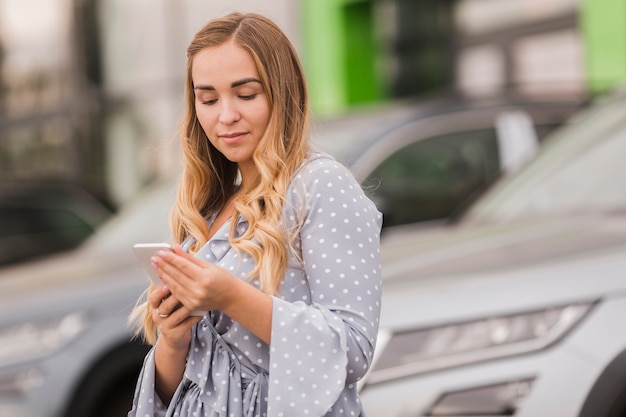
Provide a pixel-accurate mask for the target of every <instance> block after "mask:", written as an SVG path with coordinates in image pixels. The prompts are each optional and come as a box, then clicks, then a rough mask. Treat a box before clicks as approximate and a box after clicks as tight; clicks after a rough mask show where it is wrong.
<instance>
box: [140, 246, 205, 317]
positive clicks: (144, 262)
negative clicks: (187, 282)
mask: <svg viewBox="0 0 626 417" xmlns="http://www.w3.org/2000/svg"><path fill="white" fill-rule="evenodd" d="M133 250H134V251H135V255H136V256H137V259H139V262H140V263H141V266H142V267H143V270H144V271H146V274H148V278H150V281H152V283H153V284H154V285H156V286H157V287H159V286H161V285H163V281H161V278H160V277H159V274H157V272H156V270H155V269H154V268H153V267H152V261H151V260H150V258H152V257H153V256H155V255H156V254H157V253H158V252H159V251H162V250H165V251H172V246H171V245H170V244H169V243H136V244H135V245H134V246H133ZM206 313H207V312H206V311H201V310H194V311H192V312H191V315H192V316H204V315H205V314H206Z"/></svg>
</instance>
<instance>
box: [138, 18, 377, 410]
mask: <svg viewBox="0 0 626 417" xmlns="http://www.w3.org/2000/svg"><path fill="white" fill-rule="evenodd" d="M187 57H188V63H187V74H186V92H185V94H186V102H187V114H186V117H185V119H184V121H183V125H182V129H181V140H182V149H183V154H184V169H183V173H182V177H181V181H180V184H179V190H178V198H177V201H176V203H175V205H174V207H173V210H172V219H171V220H172V227H173V234H174V236H175V239H176V241H177V244H176V245H175V249H174V252H161V253H159V254H158V255H157V256H155V257H153V259H152V263H153V267H154V268H155V269H156V271H157V272H158V274H159V276H160V277H161V279H162V281H163V283H164V285H163V286H162V287H158V288H157V287H152V288H149V289H148V292H147V293H148V295H147V299H145V302H144V303H142V304H141V305H139V306H138V307H137V309H136V310H135V311H134V314H133V318H135V319H136V321H138V322H139V325H140V327H139V332H140V333H142V334H143V336H144V338H145V339H146V340H147V341H148V342H149V343H151V344H153V345H154V346H153V348H152V350H151V351H150V352H149V353H148V355H147V357H146V359H145V362H144V366H143V369H142V372H141V375H140V376H139V381H138V384H137V389H136V392H135V398H134V401H133V408H132V410H131V411H130V412H129V414H128V415H129V416H137V417H145V416H166V415H167V416H181V417H182V416H189V417H191V416H201V417H206V416H211V417H213V416H234V417H240V416H259V417H261V416H268V417H279V416H283V417H287V416H296V415H298V416H309V417H315V416H346V415H348V416H362V415H364V412H363V410H362V409H361V405H360V402H359V399H358V393H357V381H358V380H359V379H360V378H362V377H363V376H364V374H365V373H366V371H367V370H368V367H369V365H370V363H371V360H372V355H373V351H374V346H375V343H376V334H377V329H378V319H379V314H380V301H381V299H380V297H381V283H380V264H379V233H380V226H381V215H380V213H379V212H378V210H377V209H376V207H375V206H374V205H373V204H372V202H371V201H370V200H369V199H368V198H367V197H366V196H365V195H364V193H363V191H362V190H361V188H360V187H359V184H358V183H357V182H356V181H355V180H354V178H353V177H352V175H351V174H350V173H349V172H348V170H347V169H346V168H345V167H344V166H342V165H341V164H339V163H338V162H337V161H335V160H334V159H332V158H331V157H329V156H328V155H325V154H322V153H316V152H312V151H311V150H310V149H309V144H308V136H307V132H308V118H309V109H308V96H307V94H308V93H307V88H306V84H305V79H304V74H303V71H302V68H301V65H300V62H299V59H298V57H297V54H296V52H295V50H294V48H293V46H292V44H291V43H290V42H289V40H288V39H287V37H286V36H285V34H284V33H283V32H282V31H281V30H280V29H279V28H278V27H277V26H276V24H275V23H273V22H272V21H271V20H269V19H267V18H266V17H264V16H260V15H257V14H239V13H234V14H230V15H227V16H225V17H223V18H220V19H216V20H214V21H211V22H209V23H208V24H207V25H206V26H205V27H204V28H202V29H201V30H200V31H199V32H198V33H197V34H196V36H195V38H194V39H193V41H192V42H191V45H190V46H189V48H188V51H187ZM197 310H202V311H206V312H207V313H206V314H204V315H194V314H192V312H194V311H197Z"/></svg>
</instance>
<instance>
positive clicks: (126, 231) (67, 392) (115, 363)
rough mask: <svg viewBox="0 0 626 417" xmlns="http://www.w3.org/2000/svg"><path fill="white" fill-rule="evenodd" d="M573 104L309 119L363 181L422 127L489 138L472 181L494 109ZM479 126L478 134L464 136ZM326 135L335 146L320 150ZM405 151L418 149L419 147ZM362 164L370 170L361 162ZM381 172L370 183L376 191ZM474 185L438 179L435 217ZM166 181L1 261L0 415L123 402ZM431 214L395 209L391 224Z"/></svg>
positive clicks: (97, 414)
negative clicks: (30, 259) (440, 193)
mask: <svg viewBox="0 0 626 417" xmlns="http://www.w3.org/2000/svg"><path fill="white" fill-rule="evenodd" d="M579 104H580V103H573V102H571V101H563V102H560V103H557V102H554V103H552V104H546V103H545V102H542V103H535V104H534V105H530V104H528V105H527V106H523V105H521V104H516V105H511V104H510V103H509V104H506V105H503V104H499V105H496V104H495V103H488V104H485V105H481V106H478V105H477V104H476V105H475V106H474V105H471V106H470V105H469V104H464V105H462V106H454V107H458V108H450V107H446V106H444V104H443V103H439V106H434V105H416V104H408V103H407V104H403V105H399V106H394V107H393V108H391V109H388V110H383V109H378V110H376V111H370V110H367V111H365V112H364V113H361V115H356V114H353V115H350V116H347V115H344V116H342V118H341V119H336V120H333V121H323V122H322V121H320V122H319V123H316V125H315V127H314V129H315V131H316V138H317V143H318V146H321V147H323V148H327V150H329V151H330V152H332V153H334V154H336V155H337V157H338V158H339V159H341V160H343V161H344V162H346V163H347V164H348V165H349V166H350V167H352V168H353V169H355V171H358V175H359V178H361V179H363V181H364V182H367V181H368V178H372V177H371V176H370V173H372V172H376V166H377V165H380V164H381V163H382V164H384V162H383V161H384V160H385V155H396V154H397V153H398V152H400V153H402V151H401V149H404V146H405V145H406V146H412V145H410V144H413V143H414V142H419V141H429V140H430V138H433V143H435V144H439V143H440V140H439V138H443V139H445V140H443V139H442V142H441V144H439V145H433V146H435V147H439V146H442V147H444V148H446V147H450V146H456V145H455V144H458V146H460V148H462V149H465V148H464V144H463V141H464V139H463V140H462V139H460V138H462V137H466V136H467V137H475V138H476V141H477V142H478V143H477V145H474V146H473V147H471V151H467V152H469V153H470V154H471V153H472V152H474V153H477V154H480V153H481V152H483V149H482V148H483V144H487V145H489V146H486V147H491V148H493V149H491V150H486V149H485V150H484V152H485V153H487V155H486V156H484V157H483V156H481V155H478V156H476V159H480V160H481V161H482V162H480V164H483V165H480V164H479V163H477V170H481V169H487V167H491V168H490V171H489V172H488V174H485V175H482V174H481V175H479V174H476V177H479V178H481V181H483V182H481V183H479V184H478V185H480V186H486V185H487V184H488V183H489V181H492V180H493V178H492V177H493V176H497V175H498V174H497V172H498V170H499V168H498V167H499V159H498V156H497V153H495V154H494V152H496V151H495V149H497V144H496V142H497V139H495V130H496V129H495V127H494V120H496V116H497V115H498V113H499V112H500V111H509V110H516V111H522V110H524V111H527V112H528V113H524V114H530V115H532V117H533V119H531V120H534V122H533V123H531V125H529V124H528V123H527V121H528V117H527V116H521V118H520V119H519V120H522V122H521V125H523V127H524V129H525V131H527V130H528V127H529V126H530V127H531V130H535V129H534V128H532V127H533V126H535V125H536V126H537V129H536V130H537V131H542V130H543V129H548V130H549V129H552V128H553V127H554V126H555V125H559V124H561V123H563V121H564V120H565V119H566V117H567V115H569V114H571V113H572V112H573V111H574V110H575V109H576V108H577V107H578V106H579ZM448 106H450V103H448ZM444 108H447V110H445V111H444V110H442V109H444ZM435 113H436V114H435ZM516 114H517V115H520V113H516ZM418 120H421V121H422V122H418ZM482 131H485V132H487V134H485V135H484V136H481V135H478V134H476V135H474V133H475V132H482ZM350 132H353V135H352V136H350V135H349V133H350ZM463 132H470V133H469V135H464V133H463ZM323 136H325V137H326V139H324V138H323ZM539 136H542V135H539ZM378 137H380V139H379V140H377V138H378ZM483 137H484V139H481V138H483ZM531 137H534V135H531ZM446 138H451V139H450V141H448V140H447V139H446ZM467 140H468V141H471V139H469V138H468V139H467ZM332 145H341V146H342V148H341V149H338V148H336V147H334V148H332V149H331V147H332ZM348 149H352V150H353V151H352V152H348ZM368 149H369V151H368ZM430 149H431V148H430V147H426V148H425V150H424V152H429V150H430ZM413 152H414V153H415V154H417V156H419V152H420V151H419V147H418V149H417V150H415V151H413ZM459 152H465V151H464V150H459ZM438 155H439V154H438V153H436V152H434V153H433V152H431V153H429V154H428V156H427V157H426V156H425V157H423V159H424V160H426V162H431V160H430V158H439V156H438ZM481 158H482V159H481ZM483 159H484V161H483ZM366 164H367V165H370V169H365V166H366ZM479 165H480V167H478V166H479ZM446 169H447V168H446ZM450 169H452V168H450ZM375 175H378V174H375ZM455 178H456V177H455ZM385 182H386V181H383V182H382V183H381V184H380V185H379V187H377V189H376V190H375V191H376V193H380V192H382V191H381V190H383V187H385V185H384V183H385ZM476 184H477V183H475V182H471V185H464V186H463V187H456V186H454V185H453V186H452V187H449V188H451V189H453V190H457V189H460V188H463V193H459V194H462V195H461V196H460V197H458V198H457V199H453V200H450V201H451V202H448V201H447V200H446V202H445V205H447V206H449V207H447V208H445V209H441V210H439V211H438V214H437V217H439V216H446V215H448V214H449V213H452V212H454V211H455V210H457V208H456V207H453V206H455V205H458V204H460V202H461V201H462V200H464V199H465V198H466V197H467V195H469V194H472V193H473V192H478V190H469V188H471V186H475V185H476ZM173 187H174V186H173V183H171V182H166V183H163V184H160V185H155V186H154V188H152V189H151V190H148V191H146V193H145V194H144V195H142V196H140V197H139V198H138V199H137V201H136V202H135V203H134V204H132V205H130V206H128V207H124V208H123V209H122V210H120V212H119V214H118V215H116V216H115V217H113V218H112V219H111V220H110V221H109V222H107V223H106V224H105V225H104V226H103V227H101V228H100V229H99V230H98V231H97V232H96V234H95V235H94V236H92V237H91V238H89V239H88V240H87V241H86V242H85V243H84V244H83V245H81V246H80V247H79V248H78V249H76V250H73V251H70V252H67V253H63V254H60V255H58V256H55V257H51V258H48V259H43V260H42V261H40V262H34V263H31V264H28V265H20V266H14V267H11V268H5V269H3V270H0V417H12V416H19V417H78V416H90V417H111V416H120V415H124V413H125V412H126V411H127V410H128V409H129V407H130V401H131V397H132V395H133V391H134V385H135V382H136V378H137V373H138V371H139V368H140V366H141V364H142V361H143V358H144V355H145V353H146V352H147V349H148V348H147V346H145V345H142V344H141V343H140V342H138V341H131V334H130V330H129V328H128V326H127V318H128V315H129V313H130V311H131V310H132V308H133V306H134V305H135V302H136V300H137V299H138V297H139V295H140V294H141V292H142V291H143V290H144V289H145V287H146V286H147V283H148V281H147V278H146V275H145V274H144V272H143V271H142V270H141V268H140V266H139V263H138V262H137V260H136V259H135V258H134V254H133V253H132V245H133V244H134V243H139V242H160V241H170V238H169V232H168V229H167V224H168V221H167V220H168V212H169V209H170V207H171V204H172V201H173V191H174V188H173ZM446 193H448V191H446ZM373 195H378V194H373ZM446 198H447V197H446ZM442 200H443V199H442ZM438 205H440V206H443V205H444V204H443V203H442V204H439V203H438ZM432 217H433V215H432V214H429V215H428V216H421V215H420V216H418V217H411V218H409V217H402V218H398V219H399V220H397V221H396V222H395V223H394V224H400V223H402V222H412V221H414V220H416V219H418V220H422V219H431V218H432Z"/></svg>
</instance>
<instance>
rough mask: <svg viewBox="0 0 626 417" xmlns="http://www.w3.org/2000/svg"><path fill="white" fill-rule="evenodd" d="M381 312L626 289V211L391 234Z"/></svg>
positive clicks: (397, 323)
mask: <svg viewBox="0 0 626 417" xmlns="http://www.w3.org/2000/svg"><path fill="white" fill-rule="evenodd" d="M381 251H382V259H383V314H382V318H381V323H382V325H383V326H387V327H392V328H415V327H419V326H427V325H428V326H430V325H433V324H437V323H445V322H450V321H460V320H467V319H472V318H480V317H485V316H488V315H494V314H508V313H514V312H518V311H526V310H531V309H536V308H545V307H551V306H555V305H561V304H565V303H569V302H573V301H581V300H596V299H599V298H601V297H607V296H620V295H625V294H626V280H624V279H623V274H624V273H623V271H626V218H624V217H611V216H603V217H600V216H585V217H576V218H560V219H550V220H545V221H534V222H527V223H515V224H513V223H511V224H504V225H502V224H501V225H494V226H469V225H468V226H464V225H459V226H448V227H439V228H434V229H432V230H425V231H422V232H418V233H406V234H404V235H402V234H395V235H392V236H387V237H386V238H385V239H384V240H383V244H382V247H381Z"/></svg>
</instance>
